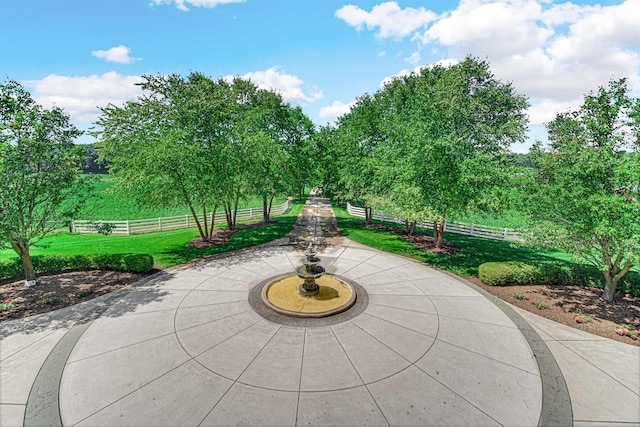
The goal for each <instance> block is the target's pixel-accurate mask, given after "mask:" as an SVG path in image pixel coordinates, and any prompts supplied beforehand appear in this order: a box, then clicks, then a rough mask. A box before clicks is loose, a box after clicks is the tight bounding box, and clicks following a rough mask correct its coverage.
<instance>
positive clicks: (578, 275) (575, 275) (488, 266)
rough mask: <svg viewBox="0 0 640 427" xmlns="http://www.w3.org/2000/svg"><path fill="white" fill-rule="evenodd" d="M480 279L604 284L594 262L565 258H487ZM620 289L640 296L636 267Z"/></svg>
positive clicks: (488, 281)
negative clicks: (532, 261)
mask: <svg viewBox="0 0 640 427" xmlns="http://www.w3.org/2000/svg"><path fill="white" fill-rule="evenodd" d="M478 271H479V277H480V280H482V281H483V282H484V283H485V284H487V285H490V286H504V285H529V284H546V285H558V286H563V285H576V286H589V287H596V288H601V289H602V288H604V279H603V277H602V273H601V272H600V271H599V270H598V269H597V268H595V267H594V266H591V265H587V264H576V263H569V262H562V261H543V262H540V263H536V264H527V263H524V262H515V261H505V262H487V263H484V264H481V265H480V266H479V268H478ZM619 289H620V291H622V292H626V293H629V294H631V295H635V296H640V274H638V273H637V272H634V271H632V272H631V273H629V274H628V275H627V277H625V279H624V280H623V281H621V283H620V286H619Z"/></svg>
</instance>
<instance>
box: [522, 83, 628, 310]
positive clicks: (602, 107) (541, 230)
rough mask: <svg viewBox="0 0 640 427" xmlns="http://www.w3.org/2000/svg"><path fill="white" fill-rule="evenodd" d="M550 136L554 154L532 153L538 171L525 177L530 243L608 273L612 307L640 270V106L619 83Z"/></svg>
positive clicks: (561, 121)
mask: <svg viewBox="0 0 640 427" xmlns="http://www.w3.org/2000/svg"><path fill="white" fill-rule="evenodd" d="M548 130H549V139H550V141H551V144H550V146H549V147H546V148H544V147H542V146H541V144H537V145H535V146H534V147H533V148H532V150H531V160H532V162H533V165H534V168H533V169H532V170H530V171H529V173H525V174H523V175H522V176H521V185H522V188H523V190H524V191H523V193H522V203H521V209H522V210H523V211H524V212H525V213H526V214H527V216H528V218H527V219H528V227H527V230H526V232H525V234H524V235H525V238H526V240H527V243H528V244H529V245H535V246H537V247H555V248H560V249H563V250H565V251H567V252H569V253H571V254H573V255H574V256H575V258H576V260H577V261H579V262H588V263H590V264H591V265H593V266H594V267H595V268H597V269H598V270H600V271H601V272H602V274H603V276H604V280H605V292H604V294H603V298H604V299H605V300H608V301H610V300H611V299H612V298H613V296H614V295H615V291H616V287H617V286H618V284H619V281H620V280H621V279H623V278H624V277H625V275H626V274H627V273H628V272H629V271H630V270H631V268H633V267H634V266H637V265H640V221H639V220H638V218H640V201H639V200H640V151H639V149H640V99H639V98H635V99H634V98H632V97H631V96H630V91H629V89H628V88H627V85H626V81H625V80H624V79H623V80H619V81H612V82H610V83H609V86H608V87H601V88H599V89H598V90H597V91H596V92H595V93H591V94H589V95H588V96H586V97H585V100H584V103H583V105H582V106H581V108H580V109H579V110H577V111H574V112H569V113H562V114H559V115H558V116H557V117H556V119H555V120H553V121H552V122H551V123H549V124H548Z"/></svg>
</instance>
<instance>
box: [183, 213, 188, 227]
mask: <svg viewBox="0 0 640 427" xmlns="http://www.w3.org/2000/svg"><path fill="white" fill-rule="evenodd" d="M184 219H185V222H186V223H187V228H189V215H185V216H184Z"/></svg>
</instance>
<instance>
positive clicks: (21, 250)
mask: <svg viewBox="0 0 640 427" xmlns="http://www.w3.org/2000/svg"><path fill="white" fill-rule="evenodd" d="M10 243H11V247H12V248H13V250H14V251H16V253H17V254H18V256H20V260H21V261H22V267H23V268H24V279H25V280H26V281H27V282H35V281H36V272H35V270H34V269H33V264H32V263H31V256H30V255H29V242H27V241H26V240H24V239H18V240H11V241H10ZM34 284H35V283H34Z"/></svg>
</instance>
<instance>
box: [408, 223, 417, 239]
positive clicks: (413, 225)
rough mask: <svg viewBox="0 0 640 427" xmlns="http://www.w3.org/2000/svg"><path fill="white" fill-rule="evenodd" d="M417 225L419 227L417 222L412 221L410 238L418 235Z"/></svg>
mask: <svg viewBox="0 0 640 427" xmlns="http://www.w3.org/2000/svg"><path fill="white" fill-rule="evenodd" d="M416 225H417V222H416V221H411V225H410V227H409V235H410V236H413V235H414V234H416Z"/></svg>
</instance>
